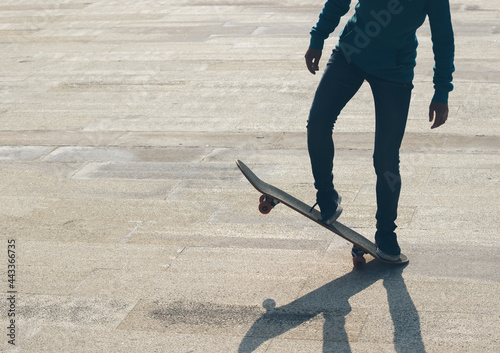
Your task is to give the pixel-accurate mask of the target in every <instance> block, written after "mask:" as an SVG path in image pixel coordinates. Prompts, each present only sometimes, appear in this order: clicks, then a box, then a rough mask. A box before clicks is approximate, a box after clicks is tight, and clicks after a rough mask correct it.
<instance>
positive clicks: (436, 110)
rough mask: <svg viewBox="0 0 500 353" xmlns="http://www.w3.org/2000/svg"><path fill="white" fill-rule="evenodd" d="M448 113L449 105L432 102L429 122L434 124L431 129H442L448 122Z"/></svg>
mask: <svg viewBox="0 0 500 353" xmlns="http://www.w3.org/2000/svg"><path fill="white" fill-rule="evenodd" d="M448 111H449V110H448V103H439V102H435V101H432V102H431V105H430V106H429V121H430V122H432V121H433V120H434V124H432V126H431V129H435V128H437V127H440V126H441V125H443V124H444V123H445V122H446V119H448Z"/></svg>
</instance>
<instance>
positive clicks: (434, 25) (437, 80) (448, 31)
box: [428, 0, 455, 103]
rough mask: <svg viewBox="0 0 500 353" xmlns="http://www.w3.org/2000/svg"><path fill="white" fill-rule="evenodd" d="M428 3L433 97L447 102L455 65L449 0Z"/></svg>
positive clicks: (437, 100) (451, 88) (434, 0)
mask: <svg viewBox="0 0 500 353" xmlns="http://www.w3.org/2000/svg"><path fill="white" fill-rule="evenodd" d="M428 3H429V5H428V15H429V23H430V26H431V34H432V44H433V45H432V50H433V51H434V63H435V64H434V80H433V81H434V90H435V93H434V97H433V100H434V101H436V102H440V103H448V94H449V92H451V91H452V90H453V84H452V83H451V82H452V80H453V76H452V74H453V72H454V71H455V66H454V64H453V60H454V57H455V43H454V38H453V26H452V24H451V14H450V3H449V0H430V1H429V2H428Z"/></svg>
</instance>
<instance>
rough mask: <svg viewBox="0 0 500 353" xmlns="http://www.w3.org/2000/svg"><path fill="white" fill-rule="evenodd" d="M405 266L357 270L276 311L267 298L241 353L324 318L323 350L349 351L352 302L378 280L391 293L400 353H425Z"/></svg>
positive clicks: (372, 266)
mask: <svg viewBox="0 0 500 353" xmlns="http://www.w3.org/2000/svg"><path fill="white" fill-rule="evenodd" d="M404 267H406V266H405V265H401V266H391V265H386V264H381V263H378V262H375V261H371V262H370V263H368V264H367V267H366V268H365V269H364V270H363V271H358V270H354V271H352V272H350V273H348V274H346V275H344V276H342V277H340V278H338V279H336V280H334V281H332V282H330V283H327V284H325V285H324V286H322V287H320V288H318V289H316V290H314V291H312V292H310V293H308V294H306V295H304V296H303V297H301V298H299V299H297V300H294V301H293V302H291V303H289V304H286V305H283V306H281V307H278V308H275V307H274V305H275V302H274V300H272V299H266V300H265V301H264V303H263V305H264V307H265V308H266V310H267V312H266V313H265V314H263V315H262V316H261V317H260V318H259V319H257V320H256V321H255V322H254V324H253V325H252V327H251V328H250V329H249V330H248V332H247V334H246V335H245V337H244V338H243V340H242V342H241V343H240V346H239V349H238V353H250V352H253V351H255V350H256V349H257V348H258V347H259V346H260V345H262V344H263V343H265V342H267V341H269V340H271V339H273V338H275V337H277V336H279V335H281V334H283V333H285V332H287V331H290V330H292V329H294V328H296V327H298V326H300V325H301V324H303V323H305V322H307V321H308V320H310V319H313V318H314V317H316V316H318V315H320V314H322V315H323V318H324V325H323V350H322V352H323V353H332V352H351V347H350V345H349V339H348V335H347V331H346V327H345V323H346V320H345V317H346V315H347V314H349V313H350V312H351V306H350V304H349V298H351V297H352V296H354V295H356V294H358V293H360V292H361V291H363V290H364V289H366V288H368V287H370V286H371V285H372V284H374V283H375V282H377V281H379V280H383V285H384V287H385V289H386V291H387V298H388V302H389V311H390V316H391V318H392V322H393V324H394V338H393V343H394V348H395V350H396V352H398V353H402V352H412V353H425V352H426V351H425V346H424V344H423V341H422V334H421V330H420V318H419V316H418V312H417V310H416V308H415V305H414V303H413V301H412V299H411V297H410V294H409V293H408V290H407V288H406V285H405V282H404V279H403V276H402V273H403V270H404ZM384 331H385V330H384Z"/></svg>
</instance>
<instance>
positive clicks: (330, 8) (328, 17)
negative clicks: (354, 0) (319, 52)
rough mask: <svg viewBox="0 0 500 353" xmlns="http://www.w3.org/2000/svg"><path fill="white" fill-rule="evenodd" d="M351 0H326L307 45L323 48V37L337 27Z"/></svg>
mask: <svg viewBox="0 0 500 353" xmlns="http://www.w3.org/2000/svg"><path fill="white" fill-rule="evenodd" d="M350 4H351V0H328V1H327V2H326V3H325V6H323V10H321V13H320V14H319V20H318V22H317V23H316V25H315V26H314V27H313V28H312V29H311V32H310V34H311V41H310V43H309V46H310V47H311V48H313V49H323V45H324V42H325V39H326V38H328V36H329V35H330V33H332V32H333V31H334V30H335V28H337V26H338V24H339V22H340V18H341V17H342V16H344V15H345V14H346V13H347V11H349V5H350Z"/></svg>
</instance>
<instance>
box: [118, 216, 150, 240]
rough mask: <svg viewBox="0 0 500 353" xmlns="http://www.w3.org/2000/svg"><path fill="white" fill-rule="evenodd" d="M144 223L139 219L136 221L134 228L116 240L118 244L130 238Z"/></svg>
mask: <svg viewBox="0 0 500 353" xmlns="http://www.w3.org/2000/svg"><path fill="white" fill-rule="evenodd" d="M143 225H144V221H139V222H138V223H137V225H136V226H135V228H134V229H133V230H132V231H131V232H130V233H128V234H127V235H125V236H124V237H123V238H121V239H120V240H119V241H118V244H126V243H127V242H128V241H129V240H130V239H131V238H132V236H133V235H134V234H135V233H137V231H139V229H140V228H141V227H142V226H143Z"/></svg>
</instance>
